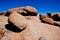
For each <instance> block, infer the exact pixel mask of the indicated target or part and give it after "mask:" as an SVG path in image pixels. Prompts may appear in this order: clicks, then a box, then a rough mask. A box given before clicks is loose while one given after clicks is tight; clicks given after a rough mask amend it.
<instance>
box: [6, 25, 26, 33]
mask: <svg viewBox="0 0 60 40" xmlns="http://www.w3.org/2000/svg"><path fill="white" fill-rule="evenodd" d="M5 28H6V29H8V30H10V31H12V32H17V33H18V32H21V31H23V30H24V29H25V28H24V29H23V30H21V29H19V28H18V27H16V26H15V25H12V24H6V25H5Z"/></svg>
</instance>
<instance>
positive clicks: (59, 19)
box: [53, 13, 60, 21]
mask: <svg viewBox="0 0 60 40" xmlns="http://www.w3.org/2000/svg"><path fill="white" fill-rule="evenodd" d="M53 20H55V21H60V13H57V14H54V15H53Z"/></svg>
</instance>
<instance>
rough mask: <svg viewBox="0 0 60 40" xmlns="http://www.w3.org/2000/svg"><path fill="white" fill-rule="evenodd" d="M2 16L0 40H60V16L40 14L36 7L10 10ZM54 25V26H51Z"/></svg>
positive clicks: (0, 18)
mask: <svg viewBox="0 0 60 40" xmlns="http://www.w3.org/2000/svg"><path fill="white" fill-rule="evenodd" d="M6 13H7V14H5V13H2V14H1V15H0V40H60V28H59V27H60V21H59V20H56V18H57V17H58V19H59V18H60V15H59V14H58V15H56V14H53V15H52V14H50V13H48V14H47V15H43V14H40V15H39V16H38V15H37V14H38V12H37V10H36V9H35V8H34V7H31V6H26V7H20V8H13V9H9V10H8V11H7V12H6ZM51 24H52V25H51Z"/></svg>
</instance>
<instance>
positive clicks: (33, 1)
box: [0, 0, 60, 13]
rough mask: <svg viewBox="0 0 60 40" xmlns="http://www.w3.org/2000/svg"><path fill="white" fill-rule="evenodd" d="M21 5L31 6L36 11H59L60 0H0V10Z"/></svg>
mask: <svg viewBox="0 0 60 40" xmlns="http://www.w3.org/2000/svg"><path fill="white" fill-rule="evenodd" d="M21 6H33V7H35V8H36V9H37V10H38V13H47V12H52V13H55V12H60V0H0V12H3V11H7V10H8V9H10V8H16V7H21Z"/></svg>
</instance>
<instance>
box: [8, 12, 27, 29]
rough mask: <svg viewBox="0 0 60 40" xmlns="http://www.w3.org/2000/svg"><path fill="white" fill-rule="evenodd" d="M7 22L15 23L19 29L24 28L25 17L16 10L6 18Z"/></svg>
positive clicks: (25, 25) (25, 24)
mask: <svg viewBox="0 0 60 40" xmlns="http://www.w3.org/2000/svg"><path fill="white" fill-rule="evenodd" d="M8 22H9V23H10V24H13V25H15V26H16V27H18V28H20V29H24V28H26V27H27V20H26V19H25V17H24V16H22V15H20V14H18V13H17V12H13V13H12V14H11V15H10V16H9V18H8Z"/></svg>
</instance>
